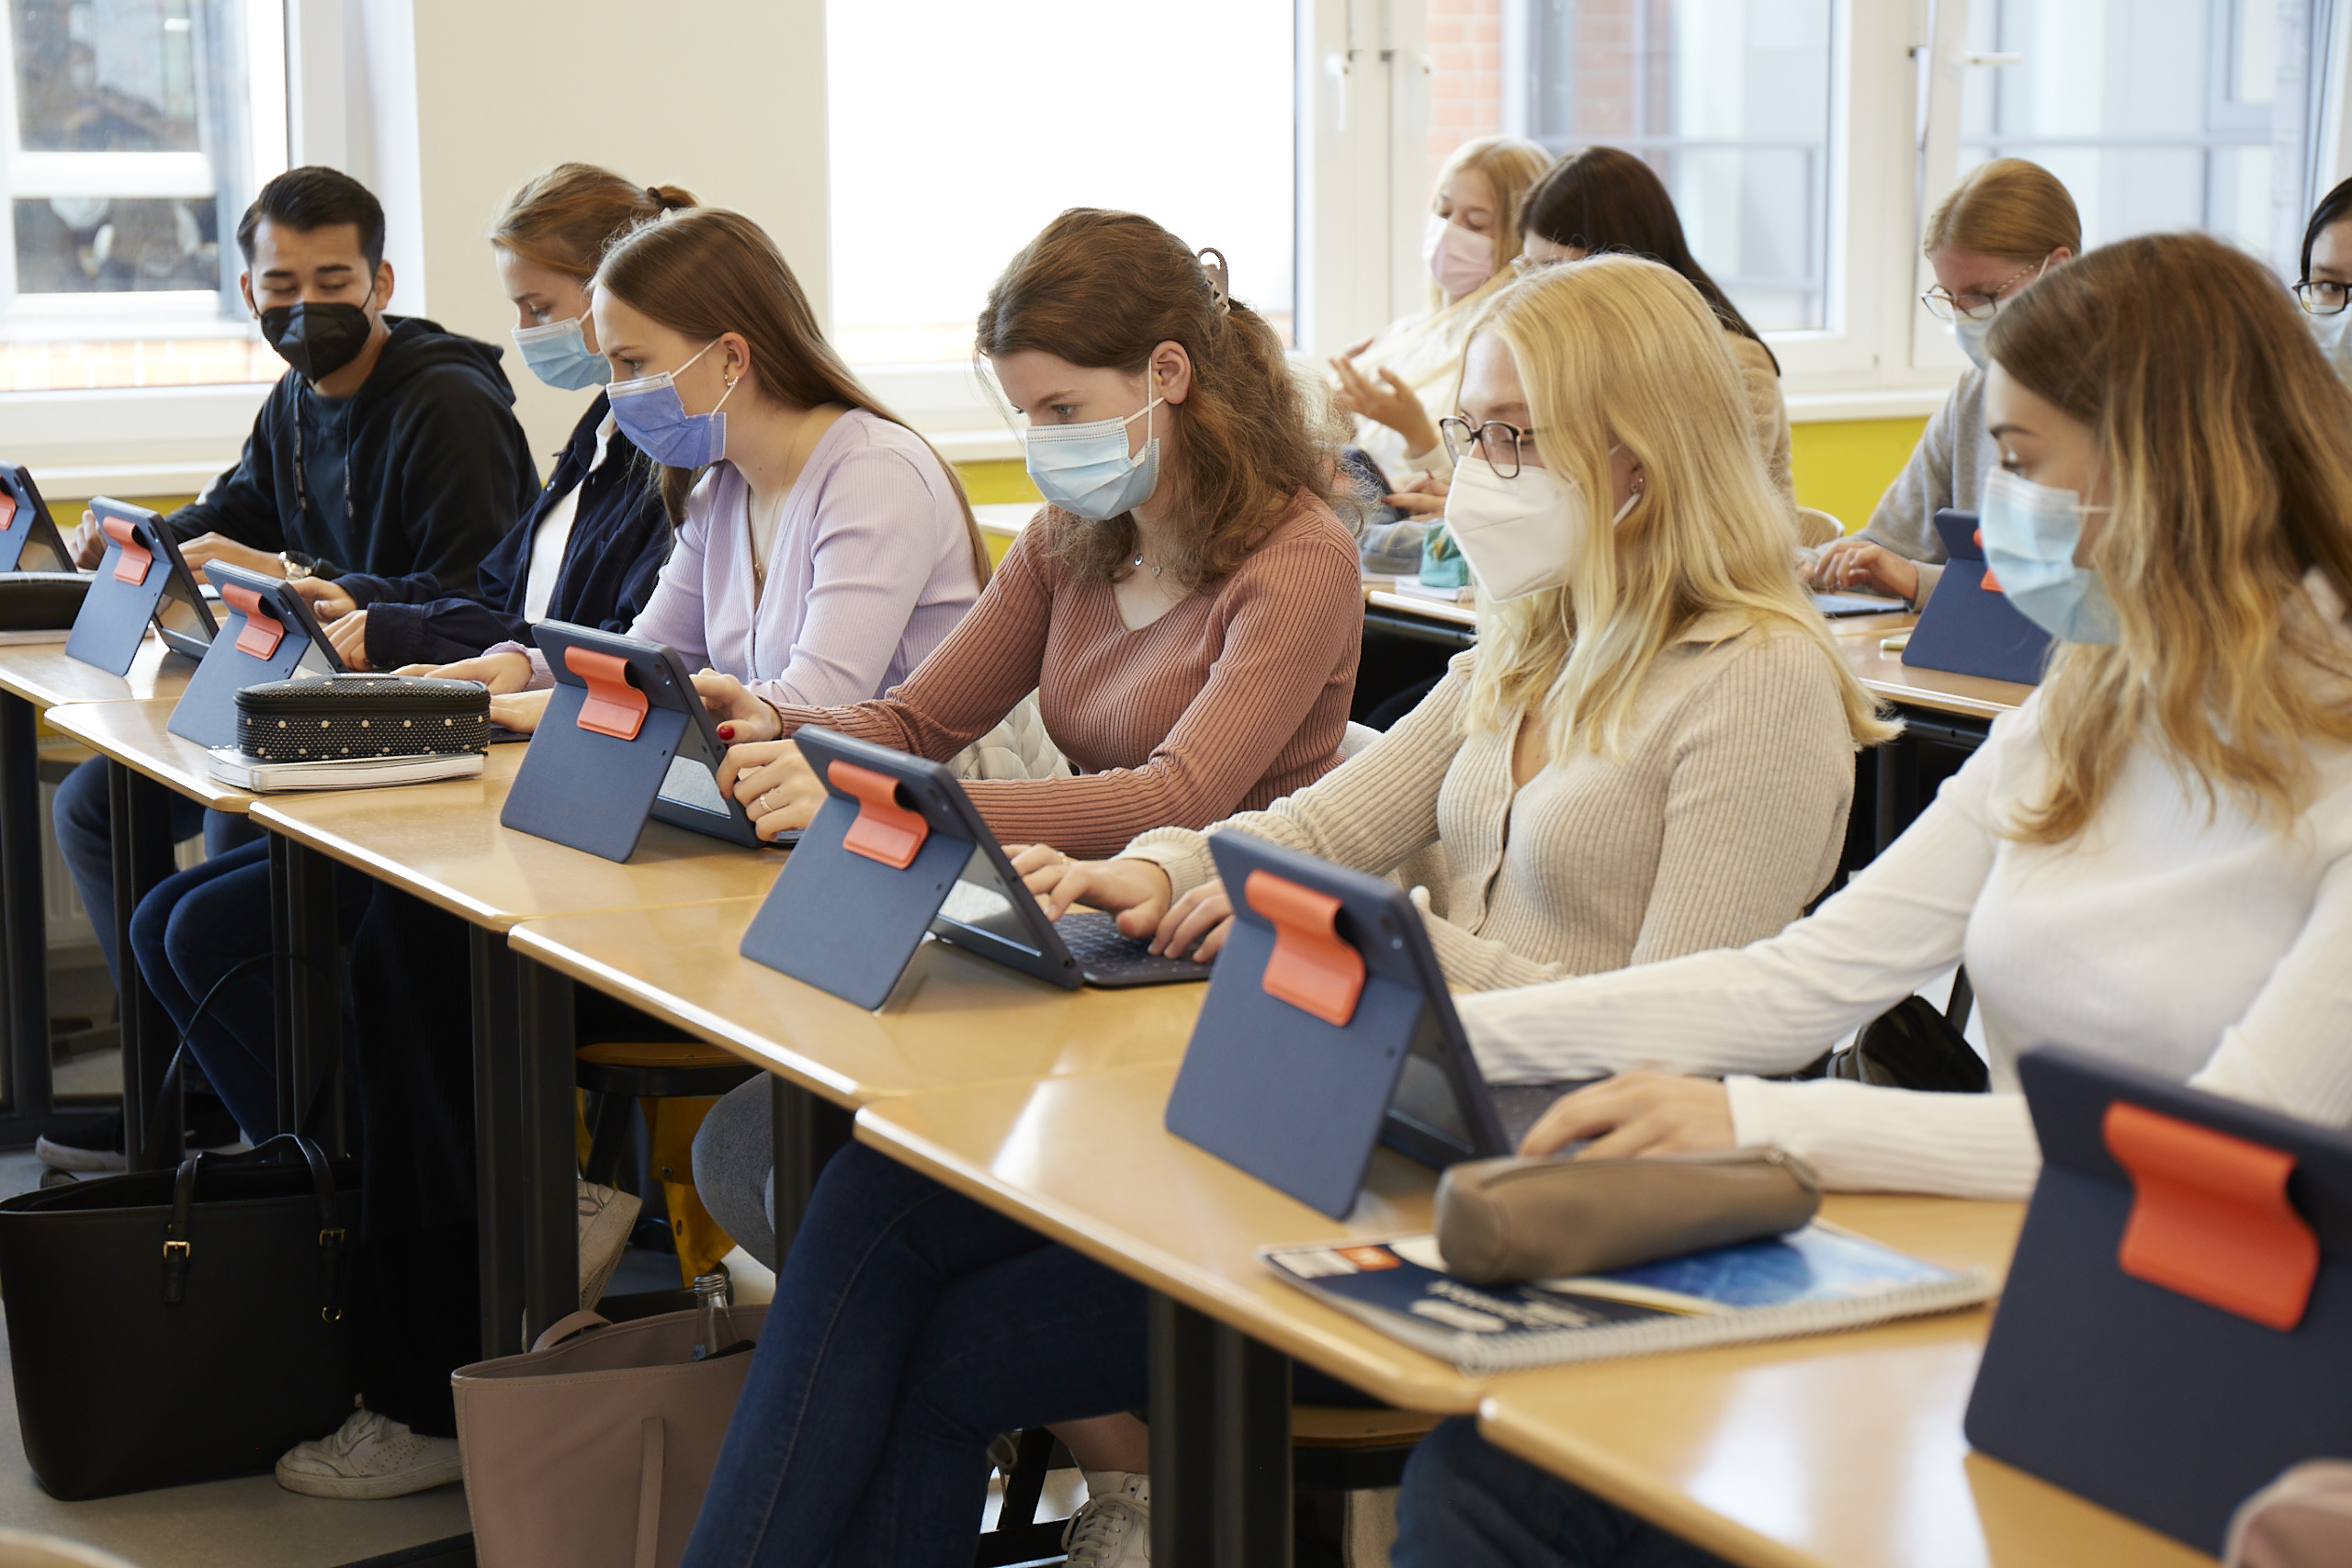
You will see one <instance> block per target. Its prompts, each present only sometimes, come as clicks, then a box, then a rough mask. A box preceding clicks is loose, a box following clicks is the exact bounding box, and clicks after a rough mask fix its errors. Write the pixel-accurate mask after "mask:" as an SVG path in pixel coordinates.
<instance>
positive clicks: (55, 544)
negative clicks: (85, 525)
mask: <svg viewBox="0 0 2352 1568" xmlns="http://www.w3.org/2000/svg"><path fill="white" fill-rule="evenodd" d="M72 570H74V556H73V552H72V551H70V550H68V549H67V548H66V546H65V538H64V536H63V535H62V534H60V533H59V532H58V531H57V520H56V519H55V518H53V517H51V515H50V514H49V507H48V504H47V503H46V502H43V501H42V500H41V498H40V486H38V485H36V484H34V483H33V476H32V471H31V470H30V469H28V468H26V467H24V465H22V464H21V463H0V571H72Z"/></svg>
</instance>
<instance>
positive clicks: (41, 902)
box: [0, 632, 196, 1148]
mask: <svg viewBox="0 0 2352 1568" xmlns="http://www.w3.org/2000/svg"><path fill="white" fill-rule="evenodd" d="M65 637H66V634H65V633H63V632H60V633H59V634H58V635H57V638H56V640H55V641H53V642H36V643H16V644H11V645H8V646H5V647H0V992H5V997H0V1080H5V1082H6V1089H7V1096H8V1100H7V1109H6V1113H5V1114H0V1146H6V1147H8V1148H17V1147H22V1146H24V1145H28V1144H30V1143H31V1142H32V1141H33V1140H34V1139H36V1138H39V1137H41V1136H43V1135H44V1134H50V1133H54V1132H61V1131H63V1130H65V1129H67V1128H69V1127H72V1126H75V1125H79V1124H81V1123H82V1122H85V1121H86V1120H87V1112H82V1113H79V1114H74V1113H63V1112H60V1111H58V1110H57V1108H56V1101H55V1096H54V1094H53V1092H52V1089H51V1082H50V1064H49V920H48V915H47V912H46V911H47V899H46V897H45V895H44V893H43V891H42V887H41V838H42V835H43V832H44V831H45V824H44V823H43V822H42V820H41V805H40V726H39V710H40V709H42V708H53V707H56V706H57V705H61V704H66V703H108V704H112V703H126V702H132V701H138V700H141V699H158V700H176V699H177V697H178V695H179V694H180V691H181V689H182V688H184V687H185V686H186V685H187V680H188V677H189V676H190V675H191V674H193V673H194V672H195V670H196V661H195V660H192V659H188V658H186V657H184V656H182V655H179V654H175V653H174V652H172V651H171V650H170V649H167V648H165V647H164V643H163V641H162V639H161V638H159V637H155V636H153V634H152V633H151V634H150V635H149V636H148V637H147V640H146V641H145V642H143V643H141V645H140V649H139V653H138V656H137V657H136V658H135V659H133V660H132V661H131V665H130V673H129V674H128V675H127V676H123V675H113V674H109V673H107V671H104V670H100V669H98V668H97V667H96V666H95V665H90V664H85V663H83V662H82V661H81V660H78V659H69V658H67V657H66V656H65ZM117 772H119V770H111V771H110V773H109V777H110V778H112V776H113V773H117ZM116 784H117V789H118V791H119V793H122V794H124V795H126V797H127V798H129V799H131V800H134V801H135V802H136V804H137V807H138V809H137V810H136V811H135V812H128V813H126V815H129V816H133V817H136V818H138V819H139V821H140V822H141V823H143V824H145V825H146V826H148V827H151V828H152V827H153V823H154V820H155V818H156V817H157V816H158V815H159V814H161V813H165V812H167V811H168V807H167V805H166V804H165V803H164V801H163V795H162V791H161V790H160V789H156V788H154V787H153V786H151V785H146V784H141V783H139V782H135V776H134V775H125V776H124V777H122V778H121V779H119V780H118V781H116ZM163 834H164V838H165V839H168V838H169V829H168V825H166V827H165V828H164V830H163ZM149 836H151V837H152V836H153V835H152V834H151V835H149ZM141 848H142V849H143V850H146V851H148V852H147V853H145V854H144V855H143V856H138V857H133V858H132V859H131V860H130V861H127V862H126V864H127V865H130V866H131V867H132V868H133V870H134V873H135V874H136V873H140V872H142V871H143V873H144V874H146V875H148V876H149V877H150V878H151V879H152V878H153V877H156V876H160V875H165V874H169V859H170V845H169V844H168V842H166V843H164V845H163V846H162V851H161V853H160V855H158V854H157V853H156V852H153V846H151V845H147V844H145V843H143V842H142V844H141ZM151 885H152V880H151V881H149V882H141V883H140V884H139V886H142V887H143V886H151ZM134 999H135V998H126V1000H134ZM139 1011H140V1010H139V1009H138V1008H136V1007H130V1006H127V1007H126V1008H125V1009H124V1018H125V1021H126V1023H125V1027H126V1031H130V1030H135V1028H136V1027H137V1026H136V1024H135V1023H134V1022H131V1020H133V1019H134V1018H135V1017H136V1016H137V1015H138V1013H139ZM126 1043H127V1035H126Z"/></svg>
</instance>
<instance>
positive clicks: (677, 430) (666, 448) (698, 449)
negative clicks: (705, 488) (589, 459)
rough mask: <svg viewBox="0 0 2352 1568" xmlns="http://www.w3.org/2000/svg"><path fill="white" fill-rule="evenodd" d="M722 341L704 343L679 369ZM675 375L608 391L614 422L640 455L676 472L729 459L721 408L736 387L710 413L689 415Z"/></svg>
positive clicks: (664, 373) (623, 383) (729, 388)
mask: <svg viewBox="0 0 2352 1568" xmlns="http://www.w3.org/2000/svg"><path fill="white" fill-rule="evenodd" d="M717 343H718V339H717V338H713V339H711V340H710V342H709V343H707V344H703V345H702V347H701V348H699V349H697V350H695V358H694V359H689V360H687V361H686V363H685V364H684V365H681V366H679V367H678V369H679V370H684V369H686V368H688V367H691V366H692V365H693V364H694V362H695V359H700V358H701V357H702V356H703V355H706V354H708V353H709V352H710V351H711V349H712V347H713V346H714V345H715V344H717ZM676 376H677V371H675V370H662V371H657V372H656V373H655V374H653V375H650V376H639V377H638V378H636V379H635V380H633V381H616V382H614V383H613V384H612V385H611V386H610V387H608V388H606V389H605V397H606V398H608V399H609V400H611V402H612V406H613V423H616V424H617V425H619V426H620V427H621V434H623V435H626V436H628V438H629V440H630V441H631V442H633V443H635V444H636V446H637V449H638V450H639V451H640V452H642V453H644V454H645V455H646V456H647V457H650V458H652V459H653V460H654V461H655V462H657V463H662V464H664V465H666V466H668V467H670V468H708V467H709V466H710V465H711V464H713V463H716V462H718V460H719V459H720V458H721V457H726V456H727V416H726V415H725V414H723V413H721V412H719V409H720V408H721V407H723V406H725V404H726V402H727V400H728V399H729V398H731V397H733V396H734V395H735V384H734V383H733V382H732V381H730V382H729V383H728V384H727V390H726V391H725V392H724V393H722V394H721V395H720V397H719V400H718V403H716V404H714V405H713V406H712V408H711V411H710V412H708V413H688V412H686V405H685V404H684V402H683V401H681V400H680V399H679V397H678V387H677V381H676Z"/></svg>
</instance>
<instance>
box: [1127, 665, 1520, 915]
mask: <svg viewBox="0 0 2352 1568" xmlns="http://www.w3.org/2000/svg"><path fill="white" fill-rule="evenodd" d="M1474 658H1476V655H1475V654H1470V653H1464V654H1457V655H1456V656H1455V657H1454V659H1453V664H1452V666H1451V667H1450V668H1449V669H1448V671H1447V672H1446V676H1445V678H1444V679H1443V680H1442V681H1440V682H1438V683H1437V685H1436V687H1435V688H1434V689H1432V690H1431V691H1430V694H1429V695H1428V696H1427V697H1426V698H1424V699H1423V700H1422V701H1421V702H1420V704H1419V705H1418V706H1416V707H1415V708H1414V709H1413V711H1412V712H1411V713H1409V714H1407V715H1406V716H1404V717H1403V718H1401V719H1399V720H1397V725H1396V727H1395V728H1392V729H1390V730H1389V731H1388V733H1387V734H1385V735H1384V736H1382V737H1381V738H1380V739H1377V740H1375V741H1374V742H1373V743H1372V744H1371V745H1370V746H1367V747H1366V748H1364V750H1362V751H1359V752H1358V753H1356V754H1355V755H1354V756H1352V757H1351V758H1349V759H1348V760H1347V761H1344V762H1342V763H1340V766H1339V767H1337V768H1335V769H1333V770H1332V771H1331V772H1330V773H1326V774H1324V775H1323V777H1321V778H1320V779H1317V781H1316V782H1315V783H1313V784H1309V785H1307V786H1306V788H1305V789H1303V790H1300V791H1298V792H1297V793H1296V794H1295V795H1284V796H1283V798H1282V799H1280V800H1277V801H1275V802H1274V803H1273V804H1272V806H1269V807H1266V809H1265V810H1263V811H1244V812H1242V813H1240V814H1239V815H1238V816H1234V817H1228V818H1225V819H1224V820H1223V821H1221V822H1218V823H1216V825H1215V827H1214V829H1211V831H1213V832H1223V831H1226V830H1227V829H1232V830H1233V831H1236V832H1241V833H1249V834H1252V835H1254V836H1256V837H1258V838H1261V839H1266V840H1271V841H1272V842H1274V843H1277V844H1282V845H1283V846H1285V847H1287V848H1290V849H1295V850H1298V851H1301V852H1304V853H1306V854H1311V855H1315V856H1317V857H1319V858H1321V859H1323V860H1328V861H1331V862H1334V863H1338V864H1340V865H1345V866H1351V867H1353V868H1355V869H1356V870H1358V871H1366V872H1371V873H1373V874H1381V873H1385V872H1386V871H1389V870H1390V869H1392V868H1394V867H1396V866H1397V865H1400V864H1402V863H1404V862H1405V861H1406V860H1407V859H1408V858H1410V857H1411V855H1412V854H1413V853H1414V852H1416V851H1418V850H1420V849H1422V848H1424V847H1426V846H1428V845H1430V844H1433V843H1435V842H1436V841H1437V838H1438V826H1437V798H1438V793H1439V791H1440V790H1441V789H1442V787H1443V786H1444V784H1445V773H1446V770H1447V768H1448V767H1450V766H1451V765H1452V764H1453V755H1454V753H1455V751H1457V750H1460V748H1461V744H1462V737H1461V732H1460V730H1459V729H1458V728H1456V727H1457V725H1458V724H1459V722H1460V715H1461V711H1462V703H1463V701H1464V698H1466V697H1467V696H1468V694H1469V684H1468V682H1469V672H1470V661H1471V660H1473V659H1474ZM1208 840H1209V834H1208V833H1204V832H1199V831H1195V830H1193V829H1189V828H1157V829H1152V830H1151V831H1150V832H1148V833H1146V834H1144V835H1143V836H1142V837H1140V838H1138V839H1136V840H1135V841H1134V842H1133V843H1131V844H1129V845H1128V846H1127V847H1126V848H1125V849H1124V850H1121V851H1120V852H1119V853H1120V854H1121V855H1122V856H1125V857H1132V858H1134V859H1136V860H1148V861H1150V862H1152V863H1155V864H1157V865H1158V866H1159V868H1160V869H1161V870H1163V871H1165V872H1166V873H1167V874H1168V880H1169V883H1170V886H1171V887H1172V888H1173V890H1174V892H1175V894H1176V896H1177V897H1182V896H1183V895H1184V894H1186V893H1189V892H1191V891H1192V890H1193V888H1194V887H1197V886H1200V885H1201V884H1202V883H1204V882H1206V881H1208V880H1209V879H1210V878H1211V877H1213V876H1215V875H1216V862H1215V861H1214V860H1213V859H1211V857H1210V855H1209V848H1208Z"/></svg>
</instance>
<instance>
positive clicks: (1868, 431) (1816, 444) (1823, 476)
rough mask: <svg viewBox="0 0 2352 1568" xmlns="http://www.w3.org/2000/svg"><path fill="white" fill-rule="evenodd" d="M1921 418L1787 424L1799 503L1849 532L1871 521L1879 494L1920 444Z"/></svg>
mask: <svg viewBox="0 0 2352 1568" xmlns="http://www.w3.org/2000/svg"><path fill="white" fill-rule="evenodd" d="M1927 423H1928V422H1927V421H1926V420H1925V419H1840V420H1826V421H1823V422H1821V423H1805V424H1796V425H1792V426H1790V428H1789V468H1790V471H1791V473H1792V474H1793V476H1794V477H1795V479H1796V483H1797V502H1798V504H1800V505H1803V506H1812V507H1817V508H1819V509H1820V510H1821V511H1823V512H1826V513H1829V515H1830V516H1832V517H1835V518H1837V519H1838V521H1839V522H1840V523H1843V524H1844V525H1846V532H1848V533H1849V534H1850V533H1853V532H1854V531H1855V530H1856V529H1858V528H1860V527H1861V525H1863V524H1865V523H1868V522H1869V521H1870V520H1871V511H1872V510H1873V509H1874V508H1876V507H1877V505H1878V498H1879V497H1880V496H1882V495H1883V494H1885V493H1886V487H1887V486H1888V485H1890V484H1893V483H1894V476H1895V475H1897V474H1899V473H1901V472H1902V471H1903V465H1904V464H1905V462H1906V461H1908V460H1909V458H1910V457H1911V449H1912V448H1913V447H1914V446H1917V445H1918V444H1919V432H1920V431H1921V430H1923V429H1925V428H1926V427H1927Z"/></svg>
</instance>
